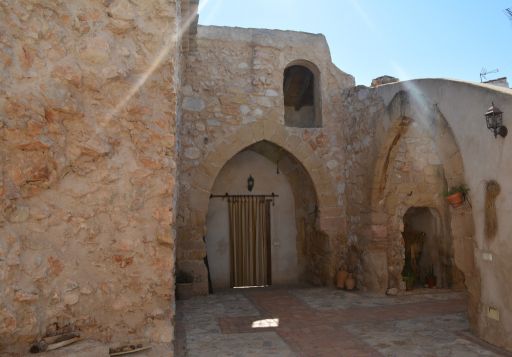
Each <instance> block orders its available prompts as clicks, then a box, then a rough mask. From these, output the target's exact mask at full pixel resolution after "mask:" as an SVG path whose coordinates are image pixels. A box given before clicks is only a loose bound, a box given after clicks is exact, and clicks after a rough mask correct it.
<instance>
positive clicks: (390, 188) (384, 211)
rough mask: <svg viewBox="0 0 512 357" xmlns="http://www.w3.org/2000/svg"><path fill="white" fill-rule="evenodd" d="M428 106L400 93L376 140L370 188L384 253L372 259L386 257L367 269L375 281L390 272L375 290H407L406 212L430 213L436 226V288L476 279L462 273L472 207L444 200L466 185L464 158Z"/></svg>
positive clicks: (374, 242)
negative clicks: (439, 239) (451, 204)
mask: <svg viewBox="0 0 512 357" xmlns="http://www.w3.org/2000/svg"><path fill="white" fill-rule="evenodd" d="M428 104H430V103H428V102H427V100H426V99H425V98H423V97H421V96H419V95H411V94H410V93H409V92H405V91H401V92H398V93H397V94H396V95H395V97H394V98H393V100H392V101H391V102H390V104H389V105H388V115H389V116H388V117H387V118H386V119H387V120H388V121H386V122H385V123H383V124H382V126H383V127H382V129H383V130H382V135H380V136H379V138H377V140H378V142H379V143H380V145H379V147H381V150H380V153H379V156H378V158H377V160H376V164H375V175H374V182H373V186H372V202H371V204H372V218H371V221H372V231H373V240H372V242H371V245H373V246H376V247H383V248H379V249H380V250H378V251H377V252H372V254H371V255H370V258H372V257H373V256H378V257H381V256H382V255H384V254H385V258H384V259H381V260H380V262H381V263H380V265H379V266H373V267H372V266H371V265H370V264H367V265H368V266H369V267H370V269H367V271H368V273H367V275H370V276H371V275H377V274H376V273H375V272H376V271H382V270H383V268H384V264H385V265H386V266H387V272H386V274H381V275H378V276H379V281H377V282H376V283H375V284H374V285H375V286H376V287H377V288H378V289H379V290H381V291H382V290H384V291H385V290H386V289H389V288H398V289H403V288H404V286H403V269H404V263H405V251H406V248H405V247H404V240H403V239H402V238H403V237H402V233H403V232H404V230H405V228H406V227H405V223H406V222H405V221H404V217H406V218H407V217H408V215H410V214H412V213H411V212H413V211H411V212H408V210H409V209H410V208H411V207H416V208H421V207H423V208H425V209H428V210H429V211H430V212H431V213H432V214H433V216H434V217H435V221H436V222H438V223H437V224H438V226H437V227H438V228H437V229H438V235H440V236H442V244H440V249H441V250H442V254H440V259H441V260H442V261H441V262H440V265H442V266H443V268H438V271H437V272H436V271H435V267H434V272H435V273H437V274H439V276H438V282H437V283H438V285H441V286H443V287H457V288H459V287H462V286H464V281H465V278H468V277H471V276H472V274H473V271H472V269H471V270H468V269H466V270H465V271H462V272H461V270H459V269H460V268H461V265H460V264H459V262H460V261H461V256H462V254H465V252H467V249H468V248H467V245H471V240H469V239H467V237H468V236H469V237H470V236H472V234H473V232H472V231H473V224H472V220H471V207H470V205H466V206H467V207H466V206H465V207H462V208H459V209H457V210H453V209H450V208H449V206H448V204H447V203H446V200H445V199H444V198H443V195H442V193H443V192H445V191H446V190H447V188H448V187H451V186H454V185H460V184H461V183H463V182H464V166H463V163H462V158H461V156H460V152H459V150H458V147H457V143H456V141H455V139H454V137H453V133H452V132H451V129H450V127H449V126H448V124H447V122H446V119H445V118H444V116H443V115H442V113H441V112H440V111H439V110H438V108H437V107H436V106H434V105H428ZM432 108H433V109H432ZM384 128H387V129H386V130H384ZM420 211H421V210H420ZM424 212H425V211H424ZM433 212H434V213H433ZM408 213H409V214H408ZM460 227H465V229H466V231H465V232H464V233H463V232H462V230H461V229H460ZM439 232H440V233H439ZM468 242H469V243H468ZM384 251H385V253H384ZM370 258H368V259H367V261H370ZM463 273H464V274H463Z"/></svg>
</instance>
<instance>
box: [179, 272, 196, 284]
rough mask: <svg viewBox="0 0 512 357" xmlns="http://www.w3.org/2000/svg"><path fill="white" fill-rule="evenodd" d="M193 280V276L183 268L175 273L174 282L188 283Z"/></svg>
mask: <svg viewBox="0 0 512 357" xmlns="http://www.w3.org/2000/svg"><path fill="white" fill-rule="evenodd" d="M192 282H194V277H193V276H192V275H190V274H189V273H187V272H186V271H183V270H178V272H177V273H176V284H188V283H192Z"/></svg>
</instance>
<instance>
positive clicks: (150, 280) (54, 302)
mask: <svg viewBox="0 0 512 357" xmlns="http://www.w3.org/2000/svg"><path fill="white" fill-rule="evenodd" d="M181 6H184V7H187V6H188V5H187V2H185V1H154V2H150V3H146V4H138V3H135V2H130V1H126V0H114V1H99V0H97V1H81V0H80V1H74V2H65V1H55V2H51V1H44V2H41V1H24V2H17V1H7V2H3V3H2V4H0V83H2V85H1V87H0V168H1V171H0V346H1V347H0V350H1V349H2V348H4V349H5V348H8V349H9V350H13V349H17V348H21V349H22V350H26V348H27V346H28V344H29V343H31V342H32V341H33V340H34V339H36V338H37V337H41V336H43V335H45V334H46V333H51V332H55V330H56V329H65V328H71V329H79V330H80V331H82V335H83V336H84V337H90V338H97V339H101V340H103V341H119V340H124V339H126V336H127V335H130V336H134V337H141V338H147V339H150V340H152V341H156V342H170V341H171V340H172V339H173V326H172V316H173V314H174V312H173V307H174V277H173V267H174V234H173V232H172V227H173V224H174V223H173V222H174V219H173V217H174V212H175V210H174V206H173V202H175V194H176V193H175V189H176V185H175V182H176V176H177V148H176V146H177V128H176V126H177V120H178V119H179V106H178V97H177V96H178V93H179V86H180V82H179V80H180V74H179V73H178V72H179V68H180V62H181V55H180V51H179V47H180V46H179V44H178V41H179V38H178V36H177V34H179V33H180V31H179V30H180V29H179V28H178V27H179V26H187V25H188V24H189V23H190V21H185V19H183V21H182V19H181V18H182V16H183V15H184V14H183V13H182V12H183V11H184V10H182V9H181V8H180V7H181ZM194 11H195V8H194V4H191V6H189V7H188V10H187V11H186V14H187V16H188V15H190V14H192V15H190V16H191V17H192V18H193V17H195V16H194V14H193V12H194ZM182 46H183V44H182Z"/></svg>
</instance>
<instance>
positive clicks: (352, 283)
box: [345, 273, 356, 290]
mask: <svg viewBox="0 0 512 357" xmlns="http://www.w3.org/2000/svg"><path fill="white" fill-rule="evenodd" d="M355 287H356V280H355V279H354V278H353V277H352V273H349V274H348V277H347V280H345V289H347V290H354V288H355Z"/></svg>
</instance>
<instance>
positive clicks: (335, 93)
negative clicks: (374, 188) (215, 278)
mask: <svg viewBox="0 0 512 357" xmlns="http://www.w3.org/2000/svg"><path fill="white" fill-rule="evenodd" d="M296 60H306V61H309V62H311V63H313V64H314V65H315V66H316V67H318V70H319V72H320V77H321V78H320V83H321V84H320V87H321V90H320V93H321V95H322V118H323V127H322V128H307V129H306V128H289V127H285V125H284V103H283V93H282V91H283V89H282V85H283V74H284V69H285V68H286V66H287V65H288V64H289V63H291V62H292V61H296ZM353 84H354V82H353V78H352V77H351V76H348V75H346V74H344V73H342V72H341V71H339V70H338V69H336V68H335V67H334V66H333V65H332V64H331V62H330V55H329V51H328V47H327V44H326V42H325V39H324V38H323V37H322V36H319V35H310V34H304V33H295V32H286V31H269V30H254V29H238V28H222V27H203V26H200V27H199V29H198V36H197V50H196V51H191V53H190V55H189V57H188V67H187V71H186V85H185V86H184V88H183V91H184V96H185V97H184V100H183V110H184V113H183V128H182V132H181V138H182V151H181V153H182V159H181V162H180V167H181V174H182V176H181V181H180V182H181V187H180V198H179V217H178V221H177V224H178V247H177V249H178V250H177V267H178V268H179V269H184V270H187V271H189V272H191V273H193V275H194V282H195V289H196V292H197V293H205V292H206V291H207V277H206V269H205V267H204V264H203V258H204V256H205V253H206V251H205V244H204V242H203V236H204V234H205V228H204V225H205V218H206V210H207V207H208V198H209V194H210V190H211V187H212V185H213V181H214V179H215V177H216V175H217V173H218V172H219V171H220V169H221V168H222V166H223V165H224V164H225V163H226V162H227V160H229V159H230V158H231V157H232V156H234V155H235V154H236V153H237V152H239V151H240V150H242V149H244V148H245V147H247V146H249V145H251V144H253V143H256V142H259V141H261V140H268V141H270V142H273V143H275V144H277V145H278V146H281V147H282V148H284V149H285V150H286V151H288V152H290V153H291V154H292V155H294V156H295V157H296V158H297V159H298V160H299V162H301V164H302V165H303V166H304V167H305V168H306V171H307V172H308V173H309V175H310V176H311V177H312V181H313V183H314V185H315V189H316V190H317V195H318V200H319V206H320V214H319V215H320V217H319V222H318V226H319V229H320V230H321V231H323V232H325V235H320V236H319V237H318V239H317V240H316V242H317V244H319V245H320V246H322V247H323V248H322V249H321V250H319V251H320V252H322V254H324V256H323V257H322V258H323V259H320V258H319V259H318V260H319V261H322V266H319V267H317V268H318V270H319V271H318V275H319V276H318V277H317V280H318V281H319V282H324V283H327V282H329V283H330V280H331V279H333V277H334V270H335V269H336V268H337V267H336V265H337V260H338V259H336V258H335V257H334V254H336V252H338V251H339V250H340V248H339V247H340V245H341V244H343V238H344V234H343V233H344V230H345V228H344V221H343V218H341V219H340V217H344V203H345V202H344V199H343V190H344V179H343V176H342V175H341V170H342V167H343V162H344V153H343V147H342V142H343V140H344V139H343V133H342V132H341V131H340V130H338V128H339V126H340V121H341V115H340V114H339V108H341V98H340V96H339V93H340V92H341V90H342V89H343V88H348V87H350V86H353ZM333 252H334V253H333Z"/></svg>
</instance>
